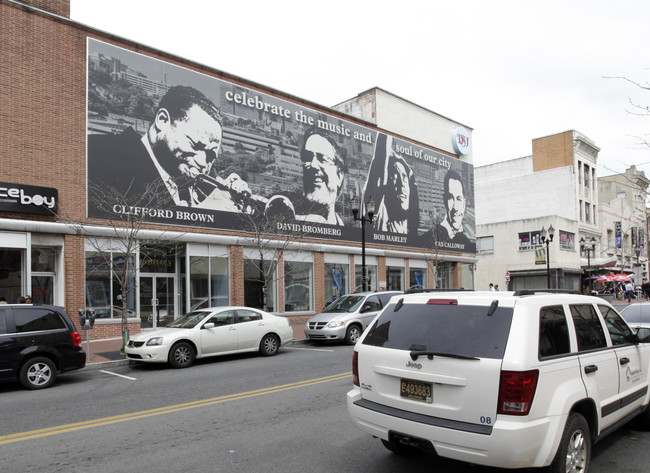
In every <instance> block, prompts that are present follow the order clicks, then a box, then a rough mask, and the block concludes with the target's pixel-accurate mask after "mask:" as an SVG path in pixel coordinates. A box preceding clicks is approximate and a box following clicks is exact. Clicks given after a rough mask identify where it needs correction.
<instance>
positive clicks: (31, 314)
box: [14, 308, 66, 333]
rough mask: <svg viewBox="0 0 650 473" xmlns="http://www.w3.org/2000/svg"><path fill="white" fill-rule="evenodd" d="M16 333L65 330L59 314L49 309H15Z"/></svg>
mask: <svg viewBox="0 0 650 473" xmlns="http://www.w3.org/2000/svg"><path fill="white" fill-rule="evenodd" d="M14 317H15V320H16V332H18V333H23V332H37V331H40V330H56V329H60V328H66V326H65V324H64V323H63V320H61V317H59V314H57V313H56V312H54V311H52V310H49V309H39V308H30V309H15V310H14Z"/></svg>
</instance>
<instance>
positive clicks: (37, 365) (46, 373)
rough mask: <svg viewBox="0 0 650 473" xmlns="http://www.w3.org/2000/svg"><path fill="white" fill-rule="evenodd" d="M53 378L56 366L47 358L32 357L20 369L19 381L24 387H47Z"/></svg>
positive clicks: (54, 377) (52, 381)
mask: <svg viewBox="0 0 650 473" xmlns="http://www.w3.org/2000/svg"><path fill="white" fill-rule="evenodd" d="M55 379H56V368H55V367H54V363H52V360H50V359H49V358H45V357H37V358H32V359H31V360H29V361H28V362H27V363H25V364H24V365H23V367H22V368H21V369H20V382H21V383H22V385H23V386H24V387H25V388H26V389H44V388H49V387H50V386H52V383H54V380H55Z"/></svg>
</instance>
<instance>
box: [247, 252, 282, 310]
mask: <svg viewBox="0 0 650 473" xmlns="http://www.w3.org/2000/svg"><path fill="white" fill-rule="evenodd" d="M269 264H270V263H269V261H265V262H264V265H262V262H261V261H260V260H253V259H246V260H244V305H246V306H247V307H256V308H259V309H263V310H266V311H268V312H276V311H277V308H276V303H275V301H276V300H277V298H276V280H277V278H276V276H275V274H274V275H273V277H272V278H271V280H270V281H269V286H270V287H265V281H264V275H263V272H262V271H265V272H268V268H269V266H268V265H269ZM265 298H266V304H264V299H265Z"/></svg>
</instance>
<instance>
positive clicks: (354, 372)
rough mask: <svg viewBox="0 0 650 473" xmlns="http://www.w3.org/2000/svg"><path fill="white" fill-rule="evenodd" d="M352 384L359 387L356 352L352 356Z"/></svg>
mask: <svg viewBox="0 0 650 473" xmlns="http://www.w3.org/2000/svg"><path fill="white" fill-rule="evenodd" d="M352 383H354V385H355V386H359V353H358V352H356V351H355V352H354V354H353V355H352Z"/></svg>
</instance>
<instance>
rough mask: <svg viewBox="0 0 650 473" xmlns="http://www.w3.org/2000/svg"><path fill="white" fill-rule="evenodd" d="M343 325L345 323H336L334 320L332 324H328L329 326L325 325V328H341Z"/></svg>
mask: <svg viewBox="0 0 650 473" xmlns="http://www.w3.org/2000/svg"><path fill="white" fill-rule="evenodd" d="M344 323H345V322H340V321H338V320H334V321H333V322H330V323H329V324H327V327H328V328H337V327H343V324H344Z"/></svg>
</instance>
